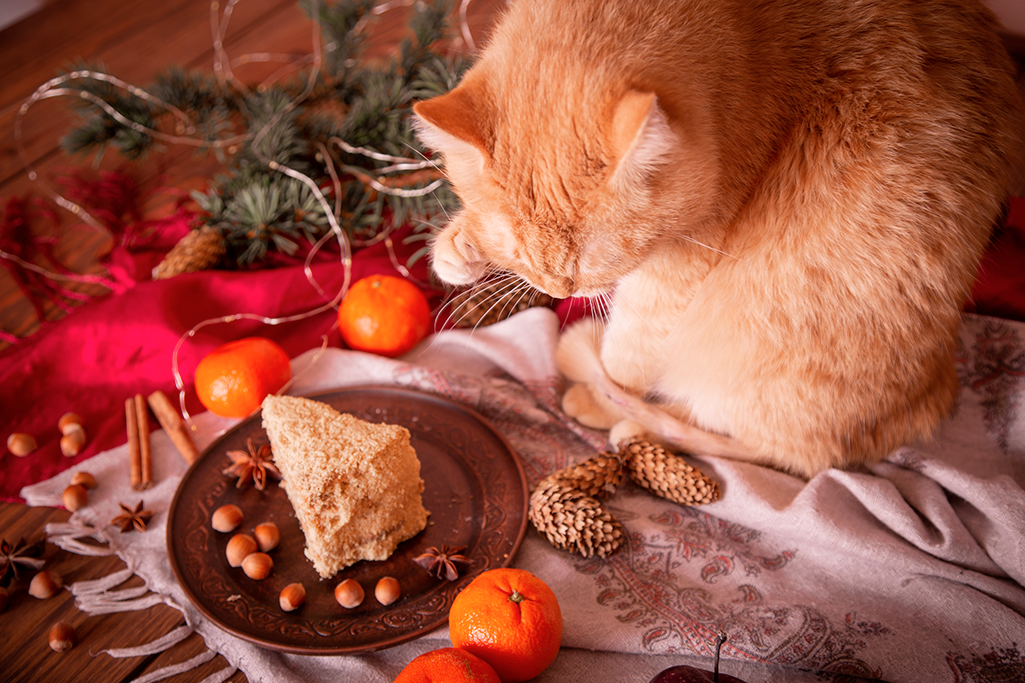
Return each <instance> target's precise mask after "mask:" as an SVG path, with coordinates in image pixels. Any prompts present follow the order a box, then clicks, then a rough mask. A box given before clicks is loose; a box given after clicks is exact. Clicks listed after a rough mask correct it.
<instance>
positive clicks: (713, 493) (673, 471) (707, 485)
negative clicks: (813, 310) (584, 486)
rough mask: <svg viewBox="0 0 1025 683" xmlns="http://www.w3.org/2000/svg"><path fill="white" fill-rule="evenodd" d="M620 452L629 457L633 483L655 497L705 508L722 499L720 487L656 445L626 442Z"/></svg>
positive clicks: (628, 465) (627, 458) (621, 446)
mask: <svg viewBox="0 0 1025 683" xmlns="http://www.w3.org/2000/svg"><path fill="white" fill-rule="evenodd" d="M619 452H620V453H621V454H623V456H624V457H625V458H626V469H627V472H629V474H630V478H631V479H632V480H633V481H634V483H635V484H637V485H638V486H642V487H644V488H646V489H648V490H649V491H651V492H652V493H654V494H655V495H656V496H661V497H662V498H666V499H667V500H671V501H673V502H674V503H679V504H680V505H704V504H705V503H712V502H715V501H717V500H719V484H717V483H716V482H714V481H713V480H711V479H709V478H708V477H706V476H705V475H704V474H702V473H701V470H699V469H697V468H696V467H692V466H691V465H689V464H687V462H686V461H684V459H683V458H681V457H680V456H678V455H675V454H673V453H669V452H668V451H666V450H665V449H664V448H662V447H661V446H659V445H657V444H652V443H648V442H647V441H634V440H630V441H624V442H623V443H621V444H620V445H619Z"/></svg>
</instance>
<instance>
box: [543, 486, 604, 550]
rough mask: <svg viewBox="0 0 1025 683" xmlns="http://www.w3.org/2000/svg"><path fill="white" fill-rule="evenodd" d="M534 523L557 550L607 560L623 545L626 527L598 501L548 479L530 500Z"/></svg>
mask: <svg viewBox="0 0 1025 683" xmlns="http://www.w3.org/2000/svg"><path fill="white" fill-rule="evenodd" d="M527 517H528V518H529V519H530V522H531V523H532V524H533V525H534V527H535V528H536V529H537V530H538V531H539V532H541V535H542V536H544V537H545V538H547V539H548V542H549V543H551V544H552V545H553V546H555V547H556V548H559V549H560V550H569V551H570V552H574V553H577V554H579V555H583V556H584V557H593V556H594V555H597V556H598V557H607V556H609V555H611V554H612V553H613V552H615V551H616V549H617V548H619V546H620V545H622V543H623V537H624V534H623V525H622V524H620V523H619V521H618V520H616V519H615V518H614V517H613V516H612V515H611V514H610V513H609V512H608V510H606V509H605V508H604V506H602V504H601V503H599V502H598V501H597V500H595V499H594V498H592V497H590V496H588V495H586V494H584V492H583V491H579V490H577V489H572V488H569V487H567V486H565V485H564V484H561V483H559V482H558V481H556V480H553V479H552V478H551V477H548V478H547V479H545V480H544V481H542V482H541V483H540V484H539V485H538V487H537V488H536V489H534V493H532V494H531V496H530V510H529V512H528V514H527Z"/></svg>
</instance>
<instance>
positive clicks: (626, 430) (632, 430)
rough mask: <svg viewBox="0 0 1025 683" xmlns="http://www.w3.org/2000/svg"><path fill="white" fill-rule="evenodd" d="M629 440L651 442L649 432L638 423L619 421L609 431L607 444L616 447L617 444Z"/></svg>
mask: <svg viewBox="0 0 1025 683" xmlns="http://www.w3.org/2000/svg"><path fill="white" fill-rule="evenodd" d="M630 439H637V440H639V441H651V440H652V437H651V435H650V432H649V431H648V430H647V429H645V428H644V426H643V425H641V424H640V423H639V422H634V421H633V420H629V419H627V420H620V421H619V422H617V423H616V424H614V425H612V427H611V428H610V429H609V443H611V444H612V445H613V446H615V447H618V446H619V444H621V443H623V442H624V441H629V440H630Z"/></svg>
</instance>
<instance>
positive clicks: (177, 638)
mask: <svg viewBox="0 0 1025 683" xmlns="http://www.w3.org/2000/svg"><path fill="white" fill-rule="evenodd" d="M193 633H194V631H193V629H192V627H191V626H189V625H188V624H186V625H184V626H179V627H178V628H176V629H175V630H173V631H171V632H170V633H168V634H167V635H166V636H164V637H163V638H157V639H156V640H154V641H153V642H151V643H147V644H146V645H139V646H138V647H122V648H111V649H109V650H104V651H103V652H104V653H105V654H108V655H110V656H111V657H114V658H115V659H123V658H125V657H142V656H143V655H155V654H157V653H160V652H163V651H164V650H167V649H168V648H170V647H172V646H174V645H177V644H178V643H180V642H181V641H183V640H185V639H186V638H188V637H189V636H191V635H192V634H193Z"/></svg>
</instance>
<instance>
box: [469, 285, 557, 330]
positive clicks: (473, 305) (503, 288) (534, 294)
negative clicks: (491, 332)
mask: <svg viewBox="0 0 1025 683" xmlns="http://www.w3.org/2000/svg"><path fill="white" fill-rule="evenodd" d="M551 303H552V297H550V296H548V295H547V294H545V293H544V292H541V291H538V290H536V289H531V290H529V291H527V292H524V291H523V288H522V287H513V286H511V285H509V284H508V283H504V282H502V281H496V282H492V283H489V284H476V285H473V286H472V287H471V288H469V289H466V290H463V291H462V292H460V293H459V294H457V295H456V297H455V298H454V299H453V300H452V303H451V304H450V306H451V310H452V313H451V317H452V320H453V321H454V324H455V326H456V327H470V328H476V327H483V326H485V325H493V324H495V323H497V322H501V321H503V320H505V319H506V318H508V317H510V316H511V315H513V314H514V313H519V312H520V311H525V310H527V309H528V308H532V307H534V306H547V305H549V304H551Z"/></svg>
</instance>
